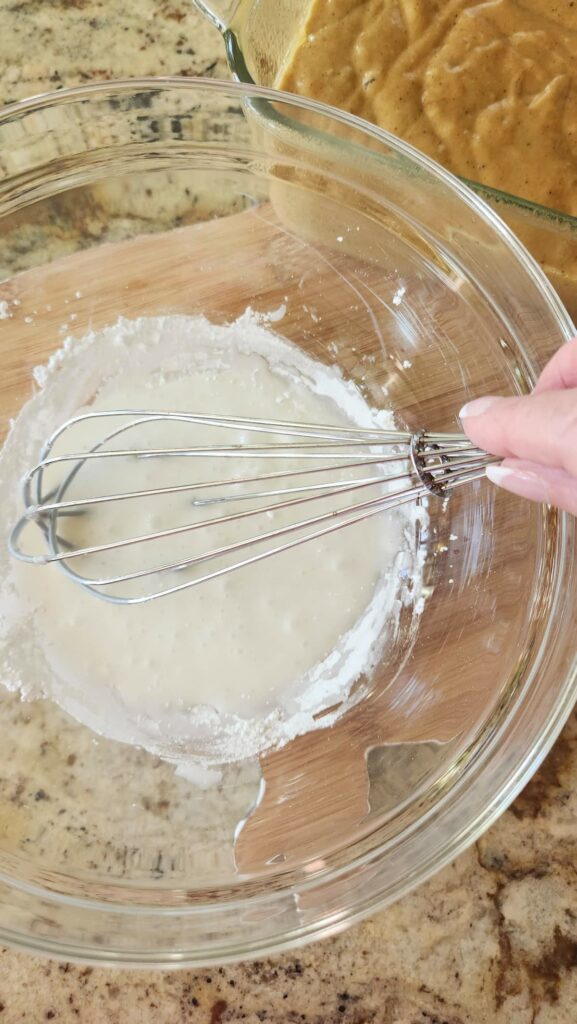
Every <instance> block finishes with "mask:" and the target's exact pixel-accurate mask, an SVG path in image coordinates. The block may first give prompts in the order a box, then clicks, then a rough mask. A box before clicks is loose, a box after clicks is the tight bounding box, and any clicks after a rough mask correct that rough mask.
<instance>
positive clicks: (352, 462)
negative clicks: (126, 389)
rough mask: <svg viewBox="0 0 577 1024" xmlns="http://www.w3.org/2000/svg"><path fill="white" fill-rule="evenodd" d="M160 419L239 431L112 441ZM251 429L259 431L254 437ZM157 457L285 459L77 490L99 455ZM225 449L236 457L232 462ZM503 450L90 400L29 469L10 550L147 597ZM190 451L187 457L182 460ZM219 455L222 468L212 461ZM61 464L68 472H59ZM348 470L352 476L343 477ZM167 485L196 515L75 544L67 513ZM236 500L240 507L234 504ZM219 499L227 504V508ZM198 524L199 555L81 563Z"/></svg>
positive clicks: (319, 532)
mask: <svg viewBox="0 0 577 1024" xmlns="http://www.w3.org/2000/svg"><path fill="white" fill-rule="evenodd" d="M109 421H111V422H112V423H114V424H115V425H114V429H113V430H111V431H109V432H108V433H107V434H106V435H105V436H104V437H102V438H100V439H99V440H97V441H96V443H94V444H93V443H89V444H88V445H87V446H86V448H85V450H80V451H78V450H72V451H67V450H65V451H61V449H62V446H63V441H64V439H65V435H68V434H69V432H70V431H72V429H73V428H77V427H79V426H82V427H83V428H85V427H86V426H90V427H91V428H93V426H94V424H99V423H100V422H102V423H103V424H106V423H107V422H109ZM159 423H161V424H177V425H179V429H181V430H182V429H184V430H185V431H186V432H192V437H191V440H192V441H193V442H194V430H195V429H196V430H197V431H198V430H199V429H202V430H206V428H211V429H212V428H226V430H227V431H229V432H230V431H231V430H232V431H234V432H236V435H237V437H236V440H235V441H234V442H233V443H231V442H230V441H229V442H228V443H227V442H225V443H222V444H214V443H210V444H205V445H202V444H199V443H197V444H196V445H194V443H193V444H191V445H188V444H187V445H183V446H175V447H170V446H168V447H154V444H152V445H150V444H149V445H147V444H138V443H137V444H135V445H132V446H130V447H115V446H113V447H111V444H112V442H115V444H117V443H118V439H119V438H121V437H122V435H125V434H127V432H130V433H131V434H132V435H133V438H134V432H136V433H137V436H138V432H139V431H141V432H142V431H144V430H146V428H147V427H149V426H150V425H151V424H159ZM259 434H261V435H262V434H265V435H266V439H264V440H263V441H262V443H259V440H260V439H259V438H258V436H257V435H259ZM239 435H240V439H239ZM247 435H250V436H251V437H252V440H250V439H249V440H247ZM122 440H123V442H125V440H126V438H124V437H122ZM55 446H56V449H57V450H56V451H55ZM159 458H170V459H182V460H185V463H186V464H187V465H190V461H189V460H191V459H193V460H195V463H194V464H195V465H198V464H201V463H202V460H205V459H210V460H216V459H218V460H221V459H222V460H223V463H222V465H223V466H225V465H228V466H229V467H230V466H231V465H232V467H233V469H234V470H236V472H237V473H238V472H239V468H240V469H241V467H242V464H241V463H240V461H239V460H243V459H249V460H251V461H252V460H267V461H268V462H270V460H274V461H273V464H274V463H277V464H278V468H275V469H273V470H268V469H267V471H266V472H258V471H257V472H253V471H252V472H249V473H248V474H247V475H244V473H243V472H242V469H241V475H237V476H230V477H225V478H220V479H210V480H202V479H195V480H193V481H191V482H188V481H185V482H182V483H172V482H171V483H170V484H169V485H167V486H157V487H155V486H151V487H143V488H142V487H141V488H140V489H138V488H136V489H133V490H130V489H127V490H126V491H121V492H116V493H109V494H107V493H104V494H102V493H97V494H91V493H88V494H85V495H84V496H83V495H82V493H80V494H79V495H77V494H76V493H75V491H76V490H77V488H78V482H79V479H80V476H83V477H84V476H85V473H84V471H85V470H87V469H90V467H91V466H92V467H93V468H94V463H95V462H96V463H97V464H98V465H99V466H100V467H102V466H103V464H104V463H106V462H107V460H111V459H112V460H117V459H124V460H134V459H136V460H143V459H145V460H148V459H159ZM226 460H233V462H232V463H228V464H227V463H226ZM493 461H495V459H494V457H493V456H491V455H488V454H487V453H486V452H484V451H482V450H481V449H479V448H477V447H475V446H474V445H472V444H471V443H470V442H469V441H468V440H467V438H466V437H465V436H464V435H463V434H458V433H455V434H446V433H445V434H439V433H429V432H427V431H422V432H421V433H417V434H412V433H408V432H403V431H391V430H380V429H367V428H361V427H354V426H346V427H338V426H329V425H327V426H323V425H320V424H311V423H298V422H288V421H282V420H272V419H271V420H268V419H250V418H246V417H230V416H207V415H201V414H196V413H188V412H185V413H181V412H162V411H159V412H154V411H134V410H114V411H95V412H88V413H84V414H82V415H78V416H75V417H73V418H72V419H70V420H68V421H67V422H66V423H64V424H63V425H62V426H61V427H60V428H59V429H58V430H56V431H55V432H54V433H53V434H52V435H51V437H50V438H49V439H48V440H47V441H46V443H45V444H44V446H43V448H42V450H41V453H40V457H39V460H38V463H37V465H35V466H34V467H33V468H32V469H31V470H30V472H29V473H28V474H27V475H26V477H25V478H24V481H23V499H24V506H25V510H24V513H23V515H22V517H21V518H20V519H19V520H18V522H17V523H16V526H15V527H14V529H13V530H12V533H11V535H10V539H9V548H10V552H11V554H12V555H13V556H14V557H15V558H17V559H19V560H21V561H23V562H28V563H31V564H34V565H45V564H48V563H57V564H58V565H59V566H60V567H61V568H62V569H63V570H64V571H65V572H66V573H67V575H68V576H69V577H70V578H71V579H72V580H73V581H74V582H76V583H78V584H80V585H81V586H82V587H83V589H85V590H87V591H89V592H91V593H93V594H96V595H97V596H98V597H101V598H104V599H105V600H107V601H111V602H113V603H116V604H140V603H143V602H145V601H152V600H154V599H156V598H158V597H162V596H165V595H167V594H173V593H175V592H177V591H180V590H186V589H188V588H189V587H195V586H198V585H199V584H200V583H205V582H206V581H208V580H211V579H215V578H216V577H219V576H223V575H226V574H227V573H231V572H233V571H235V570H236V569H239V568H241V567H244V566H248V565H252V564H254V563H256V562H259V561H260V560H261V559H265V558H270V557H271V556H272V555H275V554H278V553H280V552H282V551H287V550H289V549H291V548H294V547H297V546H298V545H300V544H303V543H306V542H308V541H311V540H313V539H315V538H319V537H322V536H324V535H326V534H330V533H332V532H333V531H336V530H340V529H342V528H343V527H345V526H349V525H352V524H354V523H359V522H361V521H362V520H365V519H368V518H369V517H371V516H374V515H376V514H378V513H381V512H383V511H385V510H390V509H392V508H394V507H396V506H399V505H402V504H405V503H407V502H416V501H422V499H424V498H426V497H427V496H429V495H434V496H435V497H439V498H443V497H446V496H448V495H449V494H450V493H451V491H453V490H454V489H455V488H456V487H459V486H461V485H462V484H466V483H469V482H471V481H473V480H478V479H479V478H480V477H482V476H483V475H484V471H485V467H486V466H487V465H488V464H489V463H490V462H493ZM185 463H180V466H181V467H182V465H184V464H185ZM132 464H133V465H134V463H132ZM283 464H284V465H283ZM205 465H206V462H205ZM212 466H213V468H214V462H213V463H212ZM57 471H58V473H59V474H60V476H59V479H58V480H57V482H56V483H54V482H53V480H54V474H55V473H56V472H57ZM81 471H82V474H81ZM343 471H347V473H349V472H350V473H352V474H353V476H352V477H350V478H349V477H348V476H347V477H346V478H345V479H342V472H343ZM355 474H357V475H355ZM358 474H360V475H358ZM79 475H80V476H79ZM337 477H338V478H337ZM87 479H89V478H87ZM47 481H48V482H47ZM73 484H74V487H73ZM247 488H248V489H247ZM371 490H372V491H373V494H372V495H370V491H371ZM362 491H368V492H369V495H370V496H368V497H366V498H364V499H363V500H359V499H360V498H361V495H360V493H359V492H362ZM375 491H376V492H377V493H376V494H375V493H374V492H375ZM161 496H164V497H166V496H170V498H171V500H172V499H173V498H174V497H177V498H178V499H180V498H181V497H183V496H184V497H185V500H186V508H187V509H193V508H194V510H195V518H194V519H193V521H187V522H179V523H178V524H177V525H174V526H169V527H166V528H162V529H156V530H154V529H152V530H150V532H144V533H141V534H137V535H129V536H128V537H122V538H120V539H112V540H111V539H109V538H107V539H105V540H104V541H103V542H102V543H91V542H89V543H86V542H84V541H83V543H82V545H77V544H75V543H74V542H73V541H72V540H71V538H70V536H68V537H67V536H66V534H67V524H68V525H69V524H70V523H72V522H73V519H74V517H84V516H86V517H88V518H87V520H86V521H85V522H84V524H83V526H85V527H86V528H89V527H90V525H91V523H92V522H93V521H94V522H96V519H95V517H96V518H97V516H96V514H97V513H98V510H99V509H101V508H103V507H109V506H111V505H114V504H115V503H118V502H129V501H134V500H135V499H142V500H144V501H146V502H147V503H148V502H154V501H155V500H157V499H159V498H160V497H161ZM340 496H346V501H345V503H344V504H343V505H342V506H339V507H337V508H334V507H330V508H328V509H327V506H326V504H325V507H324V509H323V505H322V502H323V501H325V502H326V500H327V499H333V500H334V499H335V498H337V497H340ZM263 502H264V504H263ZM313 503H315V504H313ZM316 503H318V508H317V505H316ZM237 504H240V508H237V507H236V506H237ZM204 506H211V507H212V512H211V513H209V514H206V515H205V514H204V513H203V514H202V515H201V517H200V518H198V511H199V510H200V509H202V508H204ZM217 506H220V510H219V511H218V512H217V508H216V507H217ZM287 509H291V510H292V509H294V510H296V511H297V512H298V515H297V518H296V520H295V521H290V522H285V523H283V524H282V525H280V526H276V527H273V528H270V529H269V528H266V524H265V527H263V528H260V529H251V530H249V533H248V535H247V536H244V537H242V538H241V539H239V540H238V541H231V542H230V543H226V544H224V545H221V546H216V547H215V546H211V544H210V530H211V528H214V527H215V526H222V525H223V524H231V523H237V522H238V523H240V522H242V521H246V522H248V524H250V523H251V521H252V520H254V518H255V517H258V516H261V517H262V516H263V515H265V516H266V515H268V516H269V517H271V516H274V515H275V514H276V513H277V512H278V511H279V510H287ZM309 510H314V512H313V514H307V512H308V511H309ZM301 511H302V516H301ZM256 522H257V523H258V519H257V520H256ZM269 525H270V524H269ZM32 526H35V527H36V528H37V530H39V531H40V537H41V539H42V538H43V550H42V551H41V552H39V553H35V552H34V551H31V550H25V548H24V536H25V533H26V532H27V531H28V530H29V528H31V527H32ZM68 532H70V531H69V530H68ZM192 535H196V536H197V537H198V536H199V535H200V536H201V537H202V538H205V537H206V541H204V542H203V545H201V550H200V551H195V552H193V553H191V554H190V555H189V557H186V556H185V557H183V556H182V554H181V553H179V557H178V559H175V560H172V561H170V560H169V561H166V559H162V558H161V560H160V563H158V562H154V561H153V564H151V565H144V566H143V565H142V562H141V561H139V562H137V564H136V567H130V568H129V569H128V570H127V569H126V566H125V565H123V566H122V570H121V571H119V572H118V571H116V572H114V571H113V572H108V573H107V572H104V573H102V574H99V573H98V572H97V573H96V575H90V574H89V573H88V572H87V571H86V572H83V571H82V563H83V560H84V563H85V565H88V564H89V563H91V562H92V564H94V560H95V559H96V560H97V565H98V559H101V558H102V557H104V556H106V557H112V556H114V555H115V554H117V553H119V552H122V551H125V550H126V549H129V548H130V549H136V552H137V553H139V552H140V551H141V550H144V547H145V546H146V545H147V544H148V545H151V546H154V545H153V542H158V541H162V542H163V543H164V542H165V541H167V542H168V541H169V539H170V538H173V537H180V538H182V537H189V536H192ZM89 536H90V534H89ZM139 558H140V555H139ZM223 563H224V564H223ZM174 572H178V573H179V574H180V573H184V577H185V578H184V579H183V578H182V577H181V578H180V579H177V581H176V582H175V577H174V575H171V576H170V577H169V579H168V583H167V585H166V586H164V587H162V586H161V587H159V581H163V582H166V576H165V574H167V573H171V574H172V573H174ZM134 581H144V583H145V584H146V585H147V589H146V590H145V591H144V592H141V591H140V590H139V591H138V592H137V593H134V592H130V587H129V592H128V593H119V592H118V588H122V586H123V585H126V584H129V585H130V584H132V583H133V582H134ZM151 581H152V585H151V586H150V587H149V586H148V584H150V582H151Z"/></svg>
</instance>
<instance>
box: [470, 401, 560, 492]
mask: <svg viewBox="0 0 577 1024" xmlns="http://www.w3.org/2000/svg"><path fill="white" fill-rule="evenodd" d="M460 417H461V421H462V423H463V429H464V431H465V433H466V434H467V436H468V437H469V438H470V440H471V441H473V443H474V444H476V445H479V447H481V448H484V449H485V450H486V451H488V452H491V453H492V454H493V455H501V456H503V457H504V458H513V459H522V460H525V461H528V462H532V463H536V464H539V465H541V466H547V467H549V468H551V469H559V470H563V471H564V472H565V473H567V474H569V476H571V477H577V388H572V389H570V390H567V391H543V392H539V393H534V394H532V395H529V396H527V397H525V398H497V397H492V396H491V397H487V398H479V399H477V400H476V401H474V402H469V403H468V404H467V405H465V406H464V407H463V409H461V412H460Z"/></svg>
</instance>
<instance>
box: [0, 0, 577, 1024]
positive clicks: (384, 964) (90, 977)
mask: <svg viewBox="0 0 577 1024" xmlns="http://www.w3.org/2000/svg"><path fill="white" fill-rule="evenodd" d="M155 74H179V75H210V76H213V77H218V76H225V75H226V66H225V62H224V59H223V52H222V46H221V45H220V41H219V38H218V35H217V33H216V31H215V30H214V29H213V28H212V27H211V26H209V25H207V24H205V23H204V22H202V20H201V18H200V17H199V16H198V14H196V12H195V11H193V10H192V9H191V6H190V3H189V2H187V0H125V3H123V4H118V3H115V2H114V0H22V2H20V0H0V102H2V103H7V102H10V101H12V100H17V99H20V98H22V97H25V96H29V95H32V94H35V93H39V92H43V91H45V90H46V89H50V88H59V87H62V86H68V85H76V84H80V83H83V82H89V81H94V80H99V79H103V78H114V77H127V76H129V75H155ZM576 865H577V726H576V723H575V720H573V721H572V722H571V723H570V724H569V725H568V726H567V728H566V729H565V732H564V734H563V735H562V737H561V739H560V740H559V741H558V743H557V745H556V747H555V749H554V750H553V753H552V754H551V755H550V757H549V758H548V760H547V762H546V764H545V765H544V767H543V768H542V769H541V771H540V772H539V773H538V775H537V776H536V777H535V779H534V780H533V781H532V782H531V783H530V785H529V786H528V787H527V789H526V790H525V792H524V793H523V794H522V795H521V797H520V798H519V799H518V800H517V801H516V803H515V804H514V806H513V807H512V808H511V809H510V810H509V811H508V812H506V813H505V814H504V815H503V817H502V818H501V819H500V821H499V822H498V823H497V824H496V825H495V826H494V827H493V829H492V830H491V831H490V832H489V833H488V834H487V835H486V836H485V837H484V838H483V839H482V840H481V841H480V842H479V843H477V844H476V846H475V847H474V848H473V849H471V850H470V851H469V852H468V853H466V854H464V855H463V856H461V857H460V858H459V860H458V861H457V862H456V863H455V864H453V865H451V866H450V867H449V868H447V869H446V870H445V871H443V872H441V874H439V875H438V876H437V877H436V878H434V879H433V880H432V881H431V882H429V883H428V884H427V885H425V886H423V887H422V888H421V889H420V890H419V891H418V892H416V893H414V894H413V895H411V896H410V897H408V898H406V899H404V900H403V901H402V902H400V903H399V904H397V905H396V906H395V907H393V908H391V909H389V910H387V911H385V912H382V913H380V914H378V915H376V916H375V917H374V918H373V919H372V920H370V921H367V922H366V923H365V924H363V925H361V926H358V927H356V928H354V929H352V930H350V931H349V932H347V933H346V934H344V935H342V936H340V937H338V938H336V939H334V940H332V941H330V942H325V943H322V944H319V945H316V946H312V947H309V948H307V949H305V950H302V951H300V952H299V953H297V954H294V955H287V956H284V957H281V958H278V959H276V960H274V961H272V960H271V961H261V962H258V963H253V964H248V965H241V966H238V967H227V968H222V969H218V970H207V971H201V972H190V971H183V972H171V973H160V972H145V973H141V972H131V971H126V972H120V971H113V970H106V969H92V968H89V967H85V968H82V967H73V966H70V965H67V964H59V963H49V962H44V961H42V960H37V959H33V958H29V957H27V956H24V955H22V954H19V953H13V952H11V951H9V950H2V951H1V952H0V1024H16V1022H20V1021H25V1022H30V1024H36V1022H40V1021H51V1020H52V1021H56V1022H59V1024H70V1022H73V1021H74V1022H77V1021H81V1022H82V1024H107V1022H110V1024H117V1022H118V1024H121V1022H122V1024H178V1022H180V1021H192V1022H199V1024H200V1022H202V1024H204V1022H206V1024H226V1022H227V1021H235V1022H236V1021H246V1022H247V1024H252V1022H257V1021H271V1022H274V1024H281V1022H283V1024H284V1022H287V1024H288V1022H303V1024H313V1022H314V1024H331V1022H336V1021H339V1022H343V1024H347V1022H350V1024H353V1022H354V1024H369V1022H378V1024H575V1021H576V1020H577V868H576Z"/></svg>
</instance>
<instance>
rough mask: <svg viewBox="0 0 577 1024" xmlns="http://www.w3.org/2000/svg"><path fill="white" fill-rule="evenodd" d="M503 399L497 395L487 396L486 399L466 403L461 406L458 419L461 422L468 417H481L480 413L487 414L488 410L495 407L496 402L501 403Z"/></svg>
mask: <svg viewBox="0 0 577 1024" xmlns="http://www.w3.org/2000/svg"><path fill="white" fill-rule="evenodd" d="M502 401H503V398H501V397H500V396H498V395H487V397H486V398H476V399H475V401H474V402H467V404H466V405H464V406H463V408H462V409H461V411H460V413H459V419H460V420H463V419H466V418H467V417H469V416H481V415H482V413H484V412H488V410H489V409H490V408H491V407H492V406H493V405H496V404H497V402H502Z"/></svg>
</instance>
